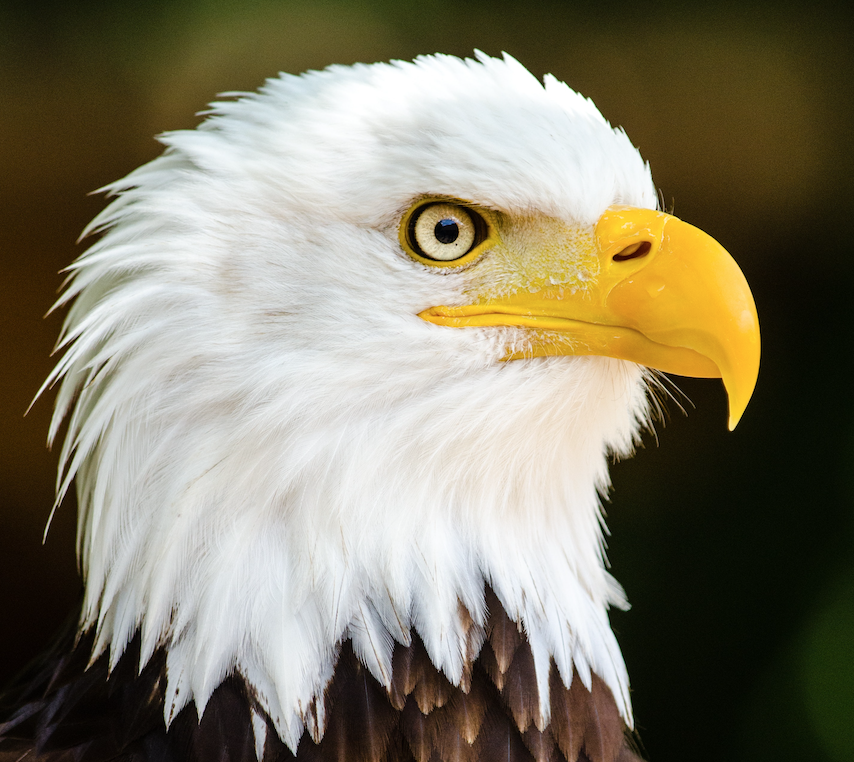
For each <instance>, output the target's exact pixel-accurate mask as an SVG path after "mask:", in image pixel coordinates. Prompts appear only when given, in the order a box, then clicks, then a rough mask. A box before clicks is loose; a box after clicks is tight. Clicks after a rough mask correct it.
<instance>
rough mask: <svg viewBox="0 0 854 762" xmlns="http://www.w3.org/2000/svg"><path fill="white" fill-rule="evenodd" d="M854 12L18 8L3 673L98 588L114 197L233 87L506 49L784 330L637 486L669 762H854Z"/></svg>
mask: <svg viewBox="0 0 854 762" xmlns="http://www.w3.org/2000/svg"><path fill="white" fill-rule="evenodd" d="M852 19H854V17H853V16H852V14H851V12H849V11H844V10H842V6H841V5H840V6H834V5H824V6H812V7H810V9H809V10H807V9H806V8H805V7H804V6H802V5H801V4H795V3H778V4H774V5H770V4H768V5H756V4H746V5H745V4H744V3H714V2H712V3H704V4H703V5H702V7H700V6H699V5H697V6H692V5H691V4H686V3H675V2H667V0H664V1H663V2H659V3H656V4H654V5H653V4H648V5H647V4H644V3H637V2H635V3H617V4H605V3H601V2H588V1H585V2H577V3H571V4H570V3H566V4H562V3H539V4H527V5H525V6H524V8H523V7H522V6H521V5H519V4H516V3H511V2H502V1H500V0H499V1H496V0H493V1H492V2H484V1H483V0H460V1H459V2H456V3H453V2H450V1H443V0H420V1H419V2H417V3H415V2H411V3H407V2H402V1H400V0H364V1H363V2H343V1H337V0H328V1H327V2H314V3H312V2H308V1H307V0H305V1H302V2H300V1H294V2H272V0H268V1H266V2H265V1H264V0H247V1H246V2H233V1H232V2H228V1H227V0H173V2H166V1H165V0H149V1H148V2H121V0H112V2H107V0H85V1H84V2H69V1H68V0H66V1H65V2H61V1H56V2H48V3H44V2H42V3H39V2H33V0H29V1H27V0H11V1H10V0H0V220H2V226H0V258H2V265H3V270H2V272H3V275H2V278H0V320H2V330H0V341H2V345H0V356H2V357H3V364H2V368H1V369H0V373H2V377H0V405H1V406H0V426H2V431H0V509H2V516H0V625H2V626H0V638H2V643H0V654H2V656H0V679H2V680H5V679H6V678H8V677H9V676H10V675H11V674H12V673H13V672H15V671H16V670H17V669H18V668H19V667H20V666H21V665H22V664H23V662H24V661H25V660H27V659H28V658H30V657H32V656H33V655H34V654H35V653H37V652H38V651H39V650H40V649H41V648H43V647H44V645H45V644H46V642H47V641H48V639H49V638H50V635H51V633H52V631H53V630H54V629H55V628H56V627H57V626H58V625H59V623H60V622H61V621H62V620H63V619H64V618H65V617H66V616H67V614H68V613H69V611H70V610H71V609H72V608H73V606H74V605H75V603H76V602H77V599H78V596H79V593H80V582H79V580H78V577H77V574H76V569H75V561H74V547H73V545H74V541H73V536H74V524H75V516H74V513H75V507H74V505H73V500H72V499H69V500H67V501H66V503H65V504H64V505H63V506H62V507H61V508H60V509H59V511H58V512H57V515H56V518H55V520H54V522H53V525H52V527H51V531H50V534H49V536H48V539H47V543H46V545H44V546H42V545H41V535H42V531H43V529H44V525H45V521H46V519H47V516H48V514H49V511H50V506H51V502H52V494H53V481H54V471H55V467H56V454H55V453H50V452H48V451H47V450H46V449H45V444H44V440H45V435H46V431H47V425H48V418H49V415H50V410H51V399H52V395H51V394H48V395H46V397H45V398H44V399H42V400H40V401H38V402H37V403H36V404H35V406H34V407H33V409H32V411H31V412H30V413H29V414H28V415H27V417H26V418H24V417H23V414H24V411H25V410H26V408H27V406H28V405H29V403H30V401H31V400H32V398H33V396H34V394H35V392H36V390H37V389H38V388H39V385H40V384H41V381H42V380H43V379H44V378H45V376H46V375H47V373H48V371H49V369H50V368H51V365H52V362H53V361H52V360H51V359H50V357H49V354H50V351H51V348H52V345H53V342H54V340H55V337H56V334H57V331H58V329H59V326H60V321H61V318H60V317H59V316H51V317H48V318H47V319H43V315H44V314H45V313H46V311H47V310H48V308H49V307H50V305H51V303H52V301H53V299H54V298H55V294H56V290H57V288H58V287H59V285H60V283H61V278H60V276H59V275H58V274H57V271H58V270H60V269H61V268H62V267H63V266H65V265H66V264H68V263H69V262H70V261H71V260H72V259H73V258H74V257H75V256H77V255H79V254H80V253H81V252H82V251H83V247H82V246H80V245H75V239H76V237H77V235H78V234H79V232H80V230H81V229H82V228H83V226H84V225H85V224H86V222H87V221H88V220H89V219H91V218H92V216H93V215H94V214H95V213H96V212H97V211H98V210H99V209H100V208H101V207H102V204H103V201H102V199H101V198H100V197H98V196H87V194H88V193H89V192H91V191H92V190H94V189H96V188H98V187H100V186H102V185H104V184H105V183H107V182H109V181H111V180H113V179H115V178H117V177H120V176H122V175H123V174H125V173H127V172H128V171H130V170H131V169H133V168H134V167H136V166H138V165H139V164H140V163H142V162H144V161H147V160H149V159H151V158H153V157H155V156H156V155H157V154H158V153H159V151H160V147H159V145H158V144H157V143H156V142H155V141H154V140H153V138H152V136H153V135H155V134H157V133H159V132H162V131H164V130H173V129H179V128H187V127H193V126H194V125H196V124H197V123H198V117H196V116H194V114H195V113H196V112H198V111H199V110H201V109H203V108H204V107H205V104H206V102H207V101H208V100H210V99H212V98H213V97H214V96H215V94H216V93H218V92H222V91H229V90H249V89H255V88H256V87H257V86H258V85H260V84H261V83H262V81H263V79H264V78H265V77H266V76H271V75H274V74H275V73H276V72H278V71H279V70H284V71H289V72H299V71H302V70H304V69H306V68H316V67H323V66H325V65H327V64H329V63H333V62H337V63H351V62H355V61H375V60H384V59H389V58H411V57H413V56H415V55H417V54H419V53H430V52H435V51H443V52H448V53H454V54H457V55H467V54H470V53H471V51H472V49H473V48H475V47H477V48H481V49H483V50H485V51H486V52H488V53H491V54H498V53H500V52H501V51H502V50H507V51H508V52H510V53H512V54H513V55H514V56H516V57H517V58H519V59H520V60H521V61H522V62H523V63H524V64H525V65H526V66H528V68H530V69H531V71H533V72H534V73H535V74H537V75H542V74H545V73H546V72H551V73H553V74H555V75H556V76H557V77H558V78H560V79H563V80H565V81H566V82H568V83H569V84H570V85H571V86H572V87H574V88H575V89H577V90H579V91H581V92H582V93H584V94H586V95H588V96H590V97H591V98H592V99H593V100H594V101H595V102H596V104H597V105H598V106H599V108H600V109H601V110H602V112H603V113H604V114H605V116H606V117H607V118H608V119H609V120H611V122H612V123H614V124H620V125H622V126H624V127H625V128H626V130H627V132H628V134H629V136H630V137H631V138H632V140H633V141H634V142H635V144H636V145H638V146H639V147H640V149H641V151H642V153H643V154H644V156H645V157H646V158H647V159H648V160H649V161H650V163H651V164H652V168H653V174H654V176H655V179H656V182H657V184H658V185H659V186H660V188H661V189H662V192H663V196H664V198H665V200H666V202H667V204H668V205H669V204H670V203H671V200H674V201H675V213H676V214H677V215H678V216H680V217H682V218H683V219H686V220H688V221H690V222H691V223H693V224H695V225H698V226H699V227H701V228H703V229H705V230H706V231H708V232H709V233H711V234H712V235H713V236H715V237H716V238H717V239H718V240H720V241H721V242H722V243H723V244H724V246H725V247H726V248H727V249H729V250H730V251H731V252H732V253H733V254H734V256H735V258H736V259H737V260H738V261H739V262H740V264H741V265H742V268H743V269H744V271H745V274H746V275H747V279H748V281H749V282H750V284H751V286H752V288H753V290H754V295H755V297H756V302H757V305H758V309H759V315H760V321H761V323H762V329H763V364H762V370H761V374H760V378H759V384H758V386H757V390H756V394H755V396H754V399H753V401H752V403H751V405H750V406H749V407H748V409H747V412H746V414H745V416H744V418H743V420H742V422H741V424H740V425H739V427H738V429H737V430H736V431H735V432H734V433H732V434H730V433H727V431H726V426H725V409H726V401H725V397H724V394H723V390H722V389H721V388H720V384H719V383H718V382H709V381H706V382H702V381H685V380H679V381H678V384H679V386H680V388H681V389H682V390H684V392H685V393H686V394H687V395H688V397H689V398H690V400H691V401H692V403H693V404H690V403H685V407H686V409H687V411H688V415H687V417H686V416H684V415H683V414H682V413H681V412H680V411H679V409H678V407H677V406H676V405H674V404H670V406H669V409H670V416H669V418H668V420H667V421H666V422H665V423H663V424H659V425H658V426H657V436H655V437H654V436H651V435H650V436H647V437H646V439H645V446H644V447H643V448H642V449H641V450H640V452H639V453H638V455H637V456H636V457H635V459H634V460H632V461H628V462H626V463H622V464H618V465H616V466H615V468H614V483H615V492H614V495H613V499H612V503H611V504H610V505H609V506H608V512H609V522H610V525H611V528H612V530H613V538H612V540H611V542H610V557H611V561H612V563H613V571H614V573H615V574H616V576H617V578H618V579H620V580H621V581H622V582H623V584H624V585H625V587H626V589H627V591H628V594H629V597H630V599H631V601H632V602H633V604H634V609H633V610H632V611H631V612H629V613H627V614H623V613H616V614H615V615H614V617H613V621H614V626H615V628H616V630H617V633H618V637H619V639H620V642H621V643H622V646H623V649H624V652H625V656H626V660H627V662H628V665H629V671H630V673H631V675H632V684H633V688H634V691H635V699H634V700H635V710H636V715H637V719H638V723H639V726H640V728H641V732H642V737H643V739H644V742H645V745H646V747H647V751H648V753H649V755H650V758H651V759H652V760H653V762H670V761H671V760H672V761H674V762H675V761H676V760H692V761H696V762H701V761H702V760H722V759H725V760H750V762H760V761H761V760H777V761H780V760H789V759H791V760H795V759H797V760H811V761H813V760H815V761H817V762H821V761H822V760H828V761H837V760H852V759H854V521H852V520H853V519H854V469H853V468H852V466H854V404H852V395H851V386H852V383H851V378H852V377H851V368H852V360H851V355H852V351H854V318H852V313H854V298H852V294H851V284H852V276H854V246H852V234H851V233H849V232H848V230H847V226H848V224H849V217H850V216H851V211H850V209H851V201H850V197H851V193H852V182H851V177H852V174H854V160H852V139H851V137H852V127H851V120H852V115H853V114H852V103H854V100H852V96H854V85H852V73H854V68H852V58H854V53H852V47H853V46H852V40H854V35H852V31H854V28H852V27H854V24H852Z"/></svg>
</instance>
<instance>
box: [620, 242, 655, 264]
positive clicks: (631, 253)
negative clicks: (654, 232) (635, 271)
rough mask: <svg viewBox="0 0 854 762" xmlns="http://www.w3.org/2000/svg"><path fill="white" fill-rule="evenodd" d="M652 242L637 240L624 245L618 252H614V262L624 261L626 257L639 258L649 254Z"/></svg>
mask: <svg viewBox="0 0 854 762" xmlns="http://www.w3.org/2000/svg"><path fill="white" fill-rule="evenodd" d="M651 248H652V244H651V243H650V242H649V241H639V242H638V243H633V244H632V245H631V246H626V248H625V249H623V250H622V251H621V252H620V253H619V254H614V261H615V262H625V261H626V260H627V259H639V258H640V257H645V256H646V255H647V254H649V250H650V249H651Z"/></svg>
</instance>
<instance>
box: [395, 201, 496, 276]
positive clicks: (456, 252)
mask: <svg viewBox="0 0 854 762" xmlns="http://www.w3.org/2000/svg"><path fill="white" fill-rule="evenodd" d="M488 233H489V230H488V227H487V223H486V221H485V220H484V219H483V217H482V216H481V215H480V214H478V213H477V212H476V211H474V210H473V209H470V208H469V207H466V206H463V205H462V204H455V203H451V202H446V201H429V202H427V203H424V204H421V205H420V206H416V207H415V208H414V209H412V211H411V212H410V213H409V214H407V215H406V216H405V217H404V219H403V222H402V225H401V240H402V242H403V243H404V245H405V248H406V249H407V251H408V252H409V253H410V254H411V255H413V257H414V258H415V259H417V260H419V261H421V262H423V263H424V264H433V265H439V266H442V265H452V266H459V265H460V264H464V263H463V262H461V261H460V260H462V259H464V258H465V257H466V255H467V254H470V253H472V252H473V251H474V249H476V248H478V247H479V246H480V244H481V243H483V242H484V241H485V240H486V238H487V237H488Z"/></svg>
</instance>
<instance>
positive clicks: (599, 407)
mask: <svg viewBox="0 0 854 762" xmlns="http://www.w3.org/2000/svg"><path fill="white" fill-rule="evenodd" d="M161 140H162V142H163V143H164V144H165V145H166V151H165V152H164V153H163V155H162V156H160V157H159V158H157V159H155V160H154V161H152V162H150V163H149V164H146V165H145V166H143V167H141V168H140V169H138V170H136V171H135V172H133V173H131V174H130V175H129V176H127V177H126V178H124V179H123V180H120V181H118V182H116V183H113V184H112V185H110V186H108V190H109V191H110V192H111V193H112V194H114V195H115V198H114V200H113V201H112V202H111V203H110V204H109V206H108V207H107V208H106V209H105V210H104V211H103V212H102V213H101V214H100V215H99V216H98V217H97V218H96V219H95V220H94V221H93V223H92V224H91V225H90V227H89V229H88V232H95V233H100V234H101V236H100V238H99V239H98V240H97V242H96V243H94V244H93V245H92V246H91V248H89V250H88V251H87V252H86V253H85V254H84V255H83V256H82V257H81V258H80V259H79V260H78V261H77V262H75V263H74V264H73V265H72V266H71V268H70V269H71V276H70V282H69V285H68V286H67V288H66V290H65V292H64V295H63V296H62V298H61V300H60V301H61V303H71V307H70V311H69V313H68V318H67V320H66V323H65V327H64V332H63V337H62V340H61V345H62V347H63V348H64V355H63V356H62V358H61V360H60V361H59V364H58V366H57V367H56V369H55V371H54V372H53V375H52V376H51V378H50V379H49V383H53V382H60V384H61V385H60V389H59V394H58V401H57V405H56V413H55V416H54V421H53V425H52V433H51V436H55V435H56V433H57V430H58V428H59V426H60V423H61V422H62V421H63V420H64V419H67V420H68V432H67V435H66V438H65V442H64V447H63V449H62V456H61V462H62V465H61V469H60V477H59V494H60V497H61V496H62V495H63V494H64V493H65V492H66V490H67V489H68V488H69V487H70V484H71V483H72V481H75V482H76V489H77V492H78V497H79V506H80V508H79V510H80V513H79V533H78V553H79V556H80V559H81V565H82V569H83V573H84V576H85V584H86V592H85V601H84V605H83V613H82V618H81V621H80V629H81V631H83V632H91V633H93V634H94V635H93V638H94V640H93V642H94V652H93V654H92V659H93V660H94V659H97V658H99V657H101V656H102V655H106V656H105V658H108V659H109V662H110V664H112V665H115V664H116V663H118V661H119V660H120V659H121V657H122V655H123V654H124V653H125V651H126V647H127V645H128V643H129V642H130V641H131V640H132V639H133V638H135V637H138V638H139V642H140V657H139V658H140V662H139V667H140V668H142V667H143V666H144V665H145V664H146V663H147V662H148V661H149V660H150V658H151V657H152V654H154V653H155V652H158V651H159V650H163V651H165V653H166V660H167V662H166V663H167V670H166V679H165V691H164V698H163V701H164V707H163V711H164V715H165V719H166V723H167V724H168V723H171V722H172V721H173V720H174V718H175V717H176V715H177V714H178V713H179V712H181V710H182V709H183V708H184V707H185V706H187V705H188V704H191V705H192V704H195V707H196V709H197V711H198V713H199V715H201V714H202V713H203V711H204V708H205V706H206V704H207V702H208V701H209V699H210V697H211V696H212V694H213V693H214V691H215V690H216V689H217V688H218V686H220V684H221V683H222V682H223V680H225V679H226V678H227V677H228V676H230V675H239V676H240V677H241V679H242V680H244V681H245V683H246V685H248V686H249V687H250V689H251V691H250V692H251V696H252V701H253V712H255V713H256V715H257V716H261V717H263V720H264V722H267V721H268V720H269V723H270V726H271V727H272V728H274V730H275V732H276V733H277V734H278V736H279V737H280V738H281V740H283V741H284V743H285V744H286V745H287V746H289V747H290V748H291V750H295V749H296V748H297V746H298V744H299V743H300V739H301V737H302V736H303V734H308V735H309V736H310V737H311V739H313V741H314V742H319V741H320V740H321V739H322V738H323V736H324V733H325V732H326V728H327V721H328V715H329V712H330V711H331V710H330V706H329V704H328V701H327V699H326V698H325V696H326V695H327V686H328V685H329V683H330V681H331V680H332V679H333V677H334V675H335V671H336V664H337V662H338V659H339V654H340V652H341V648H342V645H343V644H346V643H349V644H350V646H351V647H352V652H353V654H354V655H355V657H356V660H357V661H358V664H359V665H360V668H362V669H364V670H365V671H366V674H369V675H370V676H371V679H372V680H375V681H376V682H377V683H378V684H379V685H380V686H381V687H382V688H385V689H387V690H389V691H390V690H391V689H392V686H393V683H394V663H393V662H394V654H395V651H396V649H399V648H407V647H410V646H411V645H412V644H413V643H414V642H416V641H418V642H420V643H421V644H423V648H424V651H425V652H426V654H427V656H428V657H429V661H430V662H431V663H432V665H433V667H435V669H436V670H437V672H439V673H441V674H442V675H443V676H444V679H446V680H447V682H448V683H449V684H450V685H451V686H454V687H456V688H459V689H461V690H463V691H465V690H466V689H467V686H468V685H469V683H470V678H471V669H472V664H474V663H475V662H477V660H478V658H479V656H480V655H481V651H482V650H483V649H484V647H485V646H484V643H485V642H486V640H487V638H488V637H489V633H490V624H489V617H490V616H491V613H492V610H494V609H495V608H496V607H499V606H500V608H502V609H503V611H504V612H506V614H507V617H508V618H509V620H510V621H511V622H512V623H514V625H515V626H516V627H517V628H518V632H519V634H520V635H521V636H524V638H525V640H526V642H527V643H528V644H529V646H530V654H531V657H532V664H533V671H532V674H531V681H532V682H531V685H530V686H529V689H528V692H529V695H531V696H533V697H534V699H533V703H534V704H535V707H534V710H533V716H534V717H535V719H536V725H537V727H538V728H540V729H542V728H544V727H546V726H548V724H549V718H550V714H551V713H552V712H553V708H554V703H553V702H552V701H550V698H549V697H550V692H551V693H553V692H554V690H555V686H556V685H558V686H560V685H561V683H562V686H563V687H565V688H569V686H570V684H571V683H572V682H573V680H580V681H581V684H582V685H583V686H585V690H590V689H591V686H592V685H593V682H594V681H595V680H597V679H598V680H600V681H601V682H602V683H603V684H604V685H605V686H606V687H607V689H608V690H609V691H610V693H611V694H612V695H613V700H614V702H615V704H616V707H617V709H618V711H619V713H620V715H621V716H622V718H623V721H624V722H625V723H627V724H628V725H629V726H630V725H631V723H632V719H631V708H630V700H629V689H628V678H627V675H626V670H625V667H624V663H623V659H622V656H621V654H620V650H619V647H618V645H617V642H616V640H615V638H614V635H613V633H612V631H611V629H610V626H609V623H608V614H607V612H608V609H609V607H611V606H617V607H624V606H625V605H626V603H625V599H624V596H623V593H622V590H621V588H620V586H619V585H618V584H617V582H616V581H615V580H614V579H613V578H612V577H611V575H610V574H609V573H608V572H607V570H606V564H605V559H604V550H603V546H604V544H603V530H604V525H603V517H602V511H601V505H600V499H601V497H602V495H603V494H604V493H605V492H606V491H607V490H608V487H609V480H608V462H609V458H611V457H613V456H625V455H628V454H629V453H630V452H631V450H632V448H633V446H634V445H635V444H636V442H637V440H638V437H639V432H640V431H641V430H642V429H643V428H644V426H645V425H647V424H648V422H649V419H650V409H651V407H650V394H649V390H650V388H651V387H652V386H654V385H655V384H656V383H657V381H656V375H655V373H656V371H662V370H663V371H668V372H674V373H681V374H684V375H695V376H707V377H722V378H723V380H724V383H725V385H726V387H727V391H728V393H729V395H730V424H731V426H734V425H735V423H736V422H737V420H738V418H739V417H740V416H741V413H742V411H743V410H744V408H745V406H746V404H747V401H748V399H749V397H750V395H751V392H752V389H753V385H754V383H755V379H756V375H757V372H758V362H759V339H758V323H757V318H756V311H755V308H754V306H753V300H752V298H751V295H750V292H749V290H748V288H747V285H746V283H745V281H744V278H743V276H742V275H741V272H740V271H739V269H738V267H737V266H736V265H735V264H734V262H733V261H732V259H731V258H730V257H729V255H728V254H727V253H726V252H725V251H724V250H723V249H722V248H721V247H720V245H719V244H717V243H716V242H715V241H714V240H713V239H711V238H710V237H708V236H707V235H705V234H704V233H702V232H700V231H699V230H697V229H696V228H693V227H691V226H690V225H687V224H686V223H684V222H681V221H680V220H678V219H676V218H674V217H671V216H669V215H667V214H664V213H663V212H660V211H656V192H655V187H654V185H653V182H652V178H651V174H650V170H649V167H648V165H646V164H645V163H644V161H643V160H642V159H641V157H640V155H639V153H638V151H637V150H636V149H635V148H634V147H633V146H632V144H631V143H630V141H629V140H628V138H627V137H626V135H625V133H624V132H622V131H621V130H619V129H612V128H611V126H610V125H609V124H608V123H607V122H606V121H605V119H604V118H603V117H602V116H601V115H600V113H599V112H598V111H597V109H596V108H595V106H594V105H593V104H592V102H591V101H589V100H587V99H585V98H583V97H582V96H580V95H578V94H577V93H575V92H573V91H572V90H570V89H569V88H568V87H567V86H566V85H564V84H563V83H561V82H558V81H557V80H555V79H554V78H552V77H546V78H545V81H544V83H541V82H539V81H538V80H537V79H535V78H534V77H533V76H532V75H531V74H530V73H529V72H528V71H527V70H526V69H525V68H524V67H523V66H522V65H521V64H519V63H518V62H517V61H515V60H514V59H512V58H510V57H509V56H505V57H504V58H503V59H495V58H490V57H487V56H485V55H482V54H478V55H477V58H476V60H460V59H458V58H454V57H450V56H430V57H423V58H419V59H417V60H416V61H414V62H412V63H403V62H393V63H391V64H375V65H370V66H361V65H359V66H352V67H340V66H333V67H331V68H329V69H326V70H324V71H320V72H311V73H308V74H304V75H302V76H287V75H282V76H280V77H278V78H275V79H271V80H269V81H268V82H267V83H266V84H265V85H264V87H262V88H261V90H260V91H259V92H257V93H251V94H243V95H240V96H239V97H236V98H234V99H231V100H223V101H221V102H218V103H215V104H214V105H213V106H212V109H211V111H210V112H209V115H208V116H207V118H206V119H205V121H204V122H203V123H202V124H201V126H200V127H199V128H198V129H195V130H190V131H180V132H173V133H168V134H166V135H164V136H163V137H162V138H161ZM555 674H556V675H558V678H559V679H558V680H557V682H555V679H554V675H555ZM550 676H551V677H550ZM561 689H562V688H561ZM262 724H263V723H262ZM261 743H262V745H263V739H262V741H261Z"/></svg>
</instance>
